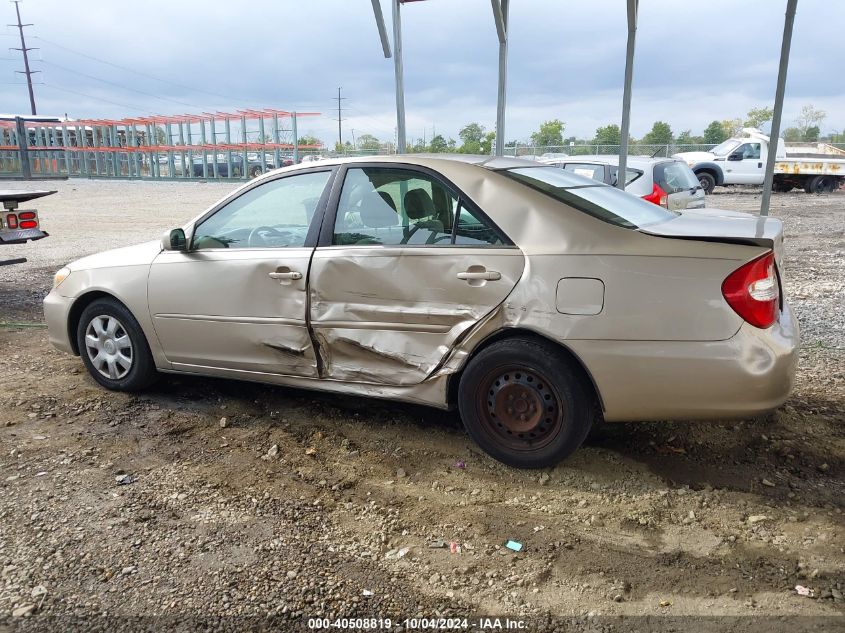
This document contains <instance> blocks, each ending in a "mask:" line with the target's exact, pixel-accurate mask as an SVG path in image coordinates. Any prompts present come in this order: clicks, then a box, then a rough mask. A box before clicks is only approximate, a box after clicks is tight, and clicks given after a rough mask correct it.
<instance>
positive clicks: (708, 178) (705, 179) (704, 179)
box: [696, 171, 716, 195]
mask: <svg viewBox="0 0 845 633" xmlns="http://www.w3.org/2000/svg"><path fill="white" fill-rule="evenodd" d="M696 176H698V184H700V185H701V188H702V189H704V193H706V194H707V195H710V194H711V193H713V189H714V188H715V187H716V179H715V178H713V176H712V175H711V174H708V173H707V172H706V171H702V172H700V173H698V174H696Z"/></svg>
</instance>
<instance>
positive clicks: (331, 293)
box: [310, 163, 524, 385]
mask: <svg viewBox="0 0 845 633" xmlns="http://www.w3.org/2000/svg"><path fill="white" fill-rule="evenodd" d="M333 189H334V191H333V193H332V200H331V201H330V202H329V207H328V210H327V213H326V218H325V220H324V222H323V227H322V231H321V234H320V242H319V245H318V248H317V250H316V251H315V252H314V257H313V260H312V265H311V281H310V297H311V312H310V314H311V327H312V331H313V333H314V336H315V339H316V341H317V343H318V346H319V353H320V358H321V361H322V372H323V377H325V378H329V379H335V380H344V381H355V382H368V383H378V384H389V385H412V384H417V383H420V382H422V381H423V380H425V378H426V377H427V376H429V375H430V374H431V373H432V371H433V370H434V369H435V368H436V367H437V366H438V365H439V364H440V362H441V361H442V359H443V358H444V357H445V356H446V354H447V353H448V352H449V351H450V349H451V348H452V347H453V346H454V344H455V343H456V341H457V340H459V338H460V337H461V336H462V335H463V334H464V333H466V332H467V330H468V329H469V328H471V327H472V326H473V325H474V324H476V323H478V322H479V321H480V320H481V319H483V318H484V317H485V316H486V315H488V314H489V313H490V312H492V311H493V310H495V309H496V308H497V307H498V306H499V305H500V304H501V303H502V302H503V301H504V299H505V298H506V297H507V296H508V294H509V293H510V292H511V290H512V289H513V287H514V286H515V285H516V282H517V281H518V280H519V278H520V276H521V275H522V270H523V266H524V258H523V255H522V252H521V251H520V250H519V249H518V248H517V247H516V246H514V245H513V243H512V242H511V241H510V240H509V239H508V237H507V236H506V235H505V234H504V233H502V231H501V230H499V229H498V228H497V227H496V226H495V225H494V224H493V222H492V221H491V220H490V219H489V218H488V217H487V216H486V215H485V214H484V213H483V212H482V211H481V210H480V209H478V208H477V207H475V206H474V205H473V204H472V202H471V201H469V200H468V199H466V197H465V196H463V195H462V194H461V193H460V192H459V191H457V189H456V188H455V187H454V186H452V185H451V184H450V183H448V181H446V180H445V179H444V178H443V177H442V176H441V175H439V174H437V173H435V172H432V171H431V170H428V169H424V168H422V167H411V166H404V165H403V166H397V165H396V164H395V163H394V164H390V165H384V164H382V165H379V164H375V163H374V164H366V165H360V166H359V165H350V166H349V167H347V168H344V169H343V170H342V172H341V173H339V174H338V176H337V180H336V182H335V185H334V187H333Z"/></svg>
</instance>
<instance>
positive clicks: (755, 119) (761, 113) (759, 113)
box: [745, 106, 775, 129]
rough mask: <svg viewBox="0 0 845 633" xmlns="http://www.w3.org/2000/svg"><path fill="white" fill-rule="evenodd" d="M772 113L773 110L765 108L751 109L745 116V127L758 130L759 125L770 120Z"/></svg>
mask: <svg viewBox="0 0 845 633" xmlns="http://www.w3.org/2000/svg"><path fill="white" fill-rule="evenodd" d="M774 113H775V112H774V110H772V109H771V108H767V107H766V106H763V107H762V108H751V109H750V110H749V111H748V114H747V115H746V119H745V127H756V128H757V129H760V126H761V125H763V124H764V123H767V122H769V121H771V120H772V116H774Z"/></svg>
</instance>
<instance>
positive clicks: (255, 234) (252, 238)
mask: <svg viewBox="0 0 845 633" xmlns="http://www.w3.org/2000/svg"><path fill="white" fill-rule="evenodd" d="M262 232H267V233H272V234H273V235H278V236H284V233H282V232H281V231H279V230H278V229H274V228H273V227H272V226H256V227H255V228H254V229H252V230H251V231H250V232H249V237H248V238H246V244H247V246H267V240H265V239H264V236H263V235H261V233H262ZM257 240H261V243H260V244H258V243H256V242H257Z"/></svg>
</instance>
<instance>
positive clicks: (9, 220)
mask: <svg viewBox="0 0 845 633" xmlns="http://www.w3.org/2000/svg"><path fill="white" fill-rule="evenodd" d="M6 226H8V227H9V228H10V229H16V228H18V216H16V215H15V214H14V213H10V214H9V215H7V216H6Z"/></svg>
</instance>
